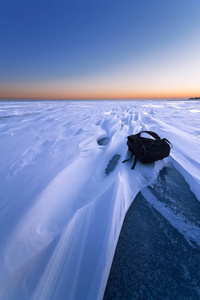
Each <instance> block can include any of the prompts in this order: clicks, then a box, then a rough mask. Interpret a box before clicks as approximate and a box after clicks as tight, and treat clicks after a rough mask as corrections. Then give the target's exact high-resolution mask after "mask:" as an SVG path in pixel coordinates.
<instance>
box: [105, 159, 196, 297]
mask: <svg viewBox="0 0 200 300" xmlns="http://www.w3.org/2000/svg"><path fill="white" fill-rule="evenodd" d="M199 212H200V202H199V201H198V200H197V199H196V197H195V196H194V194H193V193H192V192H191V191H190V189H189V186H188V184H187V183H186V182H185V180H184V179H183V177H182V175H181V174H180V173H179V172H178V171H177V170H176V169H175V168H174V167H173V165H172V164H171V163H169V164H167V165H166V167H164V168H163V169H162V170H161V171H160V173H159V176H158V179H157V180H156V181H155V183H154V184H152V185H151V186H148V187H145V188H143V189H142V190H141V192H139V193H138V195H137V196H136V198H135V199H134V201H133V203H132V204H131V206H130V208H129V210H128V212H127V214H126V217H125V220H124V223H123V226H122V230H121V233H120V236H119V240H118V243H117V247H116V252H115V256H114V259H113V263H112V268H111V271H110V275H109V279H108V283H107V287H106V290H105V294H104V300H107V299H135V300H136V299H138V300H139V299H152V300H160V299H181V300H188V299H190V300H196V299H199V297H200V288H199V287H200V269H199V265H200V256H199V252H200V215H199Z"/></svg>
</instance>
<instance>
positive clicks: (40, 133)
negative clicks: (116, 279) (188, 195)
mask: <svg viewBox="0 0 200 300" xmlns="http://www.w3.org/2000/svg"><path fill="white" fill-rule="evenodd" d="M199 111H200V102H199V101H188V102H187V101H32V102H31V101H22V102H17V101H7V102H6V101H5V102H4V101H1V102H0V141H1V146H0V182H1V201H0V299H22V300H23V299H37V300H38V299H42V300H45V299H74V300H76V299H92V300H93V299H102V297H103V294H104V290H105V286H106V282H107V279H108V275H109V270H110V267H111V263H112V259H113V255H114V251H115V247H116V244H117V240H118V237H119V233H120V230H121V226H122V223H123V220H124V216H125V214H126V212H127V210H128V208H129V207H130V205H131V203H132V201H133V199H134V198H135V196H136V195H137V193H138V192H139V191H141V190H142V189H143V188H145V187H146V186H149V185H152V184H153V182H154V181H155V180H156V178H157V177H158V174H159V171H160V170H161V169H162V168H163V166H165V165H166V164H167V163H169V162H171V163H173V165H174V166H175V168H176V169H177V170H179V172H180V173H181V174H182V175H183V176H184V178H185V179H186V181H187V182H188V184H189V186H190V189H191V191H192V192H193V193H194V194H195V196H196V197H197V198H198V200H200V193H199V185H200V172H199V169H200V156H199V151H200V127H199V124H200V112H199ZM140 130H152V131H155V132H157V133H158V134H159V135H160V136H161V137H165V138H167V139H168V140H169V141H170V142H171V143H172V144H173V149H172V151H171V155H170V157H168V158H166V159H164V160H163V161H158V162H156V163H154V164H150V165H142V164H140V163H139V162H138V163H137V164H136V167H135V169H134V170H131V166H132V163H133V161H130V162H126V163H125V164H122V163H121V161H122V160H124V159H125V158H126V157H127V156H129V154H128V153H127V146H126V137H127V135H129V134H133V133H137V132H139V131H140ZM133 159H134V158H133ZM106 170H107V171H106ZM106 173H108V174H106ZM143 191H145V190H144V189H143ZM154 196H155V195H154ZM152 199H154V198H153V197H152ZM152 201H153V200H152ZM181 224H182V223H181V222H180V223H179V225H180V226H179V227H181V226H182V225H181ZM173 226H174V225H173ZM179 229H180V231H181V228H179Z"/></svg>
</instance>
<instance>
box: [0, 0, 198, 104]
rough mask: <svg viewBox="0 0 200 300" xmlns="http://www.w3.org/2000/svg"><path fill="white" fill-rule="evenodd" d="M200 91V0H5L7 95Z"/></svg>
mask: <svg viewBox="0 0 200 300" xmlns="http://www.w3.org/2000/svg"><path fill="white" fill-rule="evenodd" d="M195 96H200V1H199V0H164V1H161V0H151V1H149V0H123V1H122V0H84V1H83V0H1V1H0V98H1V99H7V98H11V99H12V98H23V99H26V98H27V99H28V98H30V99H35V98H37V99H102V98H120V99H123V98H187V97H195Z"/></svg>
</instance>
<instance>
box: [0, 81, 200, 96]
mask: <svg viewBox="0 0 200 300" xmlns="http://www.w3.org/2000/svg"><path fill="white" fill-rule="evenodd" d="M199 94H200V89H196V90H194V89H182V90H175V89H170V90H169V89H167V88H166V89H164V88H160V89H159V88H158V89H155V88H154V89H153V88H152V89H149V90H145V89H142V88H138V89H134V88H132V89H124V88H122V87H121V88H120V87H118V88H117V87H116V88H113V87H112V88H109V87H93V88H91V89H89V88H83V87H81V86H80V87H77V88H74V87H72V88H70V87H68V88H67V87H66V88H64V87H63V86H62V87H61V86H60V87H59V86H50V85H49V84H48V85H44V86H42V85H38V86H37V85H35V86H27V87H22V86H10V87H8V86H1V87H0V99H159V98H162V99H165V98H169V99H172V98H174V99H176V98H177V99H178V98H189V97H198V96H199Z"/></svg>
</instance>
